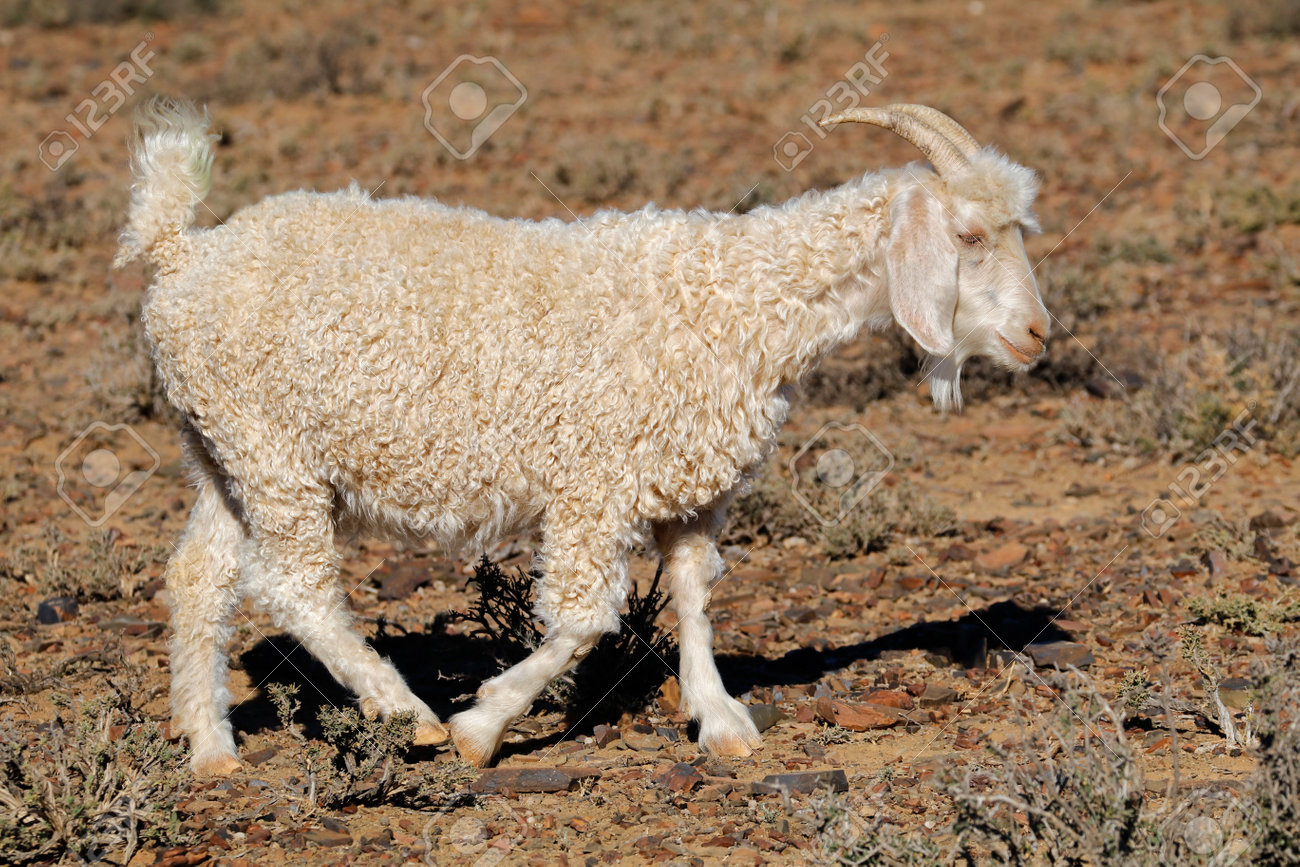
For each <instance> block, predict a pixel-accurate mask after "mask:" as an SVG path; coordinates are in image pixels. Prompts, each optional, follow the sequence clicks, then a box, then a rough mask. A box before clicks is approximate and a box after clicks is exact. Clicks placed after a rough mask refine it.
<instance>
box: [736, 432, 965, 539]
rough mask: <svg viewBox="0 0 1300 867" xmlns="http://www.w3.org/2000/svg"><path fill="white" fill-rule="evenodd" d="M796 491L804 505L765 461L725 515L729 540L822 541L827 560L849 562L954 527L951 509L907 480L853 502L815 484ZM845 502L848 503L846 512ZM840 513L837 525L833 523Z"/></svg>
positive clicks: (781, 467) (782, 472) (785, 476)
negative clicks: (846, 559)
mask: <svg viewBox="0 0 1300 867" xmlns="http://www.w3.org/2000/svg"><path fill="white" fill-rule="evenodd" d="M865 448H866V447H865V446H864V449H865ZM851 457H852V459H853V460H855V461H861V465H862V466H864V467H865V466H870V464H869V461H871V460H873V459H874V456H872V455H867V454H865V451H864V452H863V453H861V454H854V455H852V456H851ZM800 490H801V492H803V495H804V497H805V500H806V502H800V500H799V499H798V498H797V497H796V496H795V494H794V490H793V487H792V485H791V479H790V478H789V469H788V467H787V466H786V465H785V463H784V462H780V461H777V460H771V461H768V463H767V464H766V465H765V466H764V467H763V469H762V471H761V472H760V473H759V475H758V477H757V478H755V479H754V480H753V483H752V484H751V487H750V490H749V492H748V493H746V494H743V495H742V496H740V497H738V498H737V499H736V501H735V503H734V504H733V505H732V507H731V509H730V510H729V511H728V518H729V520H728V529H727V531H726V538H727V540H728V541H733V542H737V543H742V542H751V541H754V540H757V539H758V538H760V537H767V538H769V539H772V540H777V539H788V538H791V537H794V536H799V537H802V538H805V539H808V540H810V541H818V542H820V543H821V545H822V548H823V550H824V551H825V552H826V554H827V555H828V556H831V557H852V556H854V555H856V554H859V553H865V552H870V551H883V550H885V549H886V548H888V547H889V543H890V542H891V541H892V540H893V539H894V538H895V536H899V535H902V536H942V535H947V534H950V533H952V532H953V531H954V530H956V528H957V522H956V517H955V515H954V514H953V512H952V510H951V509H948V508H947V507H946V506H942V505H940V504H939V503H937V502H935V501H934V500H933V499H932V498H931V497H930V496H929V495H928V494H926V493H925V492H924V491H922V490H920V489H918V488H917V487H916V486H914V485H912V484H911V483H910V482H907V481H901V482H898V483H897V484H895V485H893V486H889V485H886V484H881V485H879V486H877V487H876V488H874V489H872V490H871V491H870V492H869V493H867V494H866V495H865V496H863V497H862V499H861V500H860V501H857V502H854V500H855V497H856V494H854V493H853V492H852V491H851V490H849V491H845V490H844V489H842V488H836V487H832V486H830V485H825V484H819V483H818V482H817V481H816V480H815V479H804V480H801V487H800ZM846 497H847V498H848V499H847V500H846V499H845V498H846ZM846 503H849V504H851V506H850V507H849V508H847V509H846V508H845V504H846ZM810 507H811V508H810ZM841 514H842V515H843V517H842V518H840V520H838V521H836V520H834V519H835V518H836V517H839V516H840V515H841Z"/></svg>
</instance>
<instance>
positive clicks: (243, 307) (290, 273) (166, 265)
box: [119, 100, 1047, 773]
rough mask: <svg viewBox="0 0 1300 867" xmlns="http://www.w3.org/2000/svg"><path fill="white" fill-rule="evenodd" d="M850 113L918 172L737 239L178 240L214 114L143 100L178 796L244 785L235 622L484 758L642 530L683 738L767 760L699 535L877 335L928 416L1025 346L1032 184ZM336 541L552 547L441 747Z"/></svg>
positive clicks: (908, 109)
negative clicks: (180, 741)
mask: <svg viewBox="0 0 1300 867" xmlns="http://www.w3.org/2000/svg"><path fill="white" fill-rule="evenodd" d="M846 120H859V121H864V122H868V123H874V124H877V125H880V126H885V127H887V128H889V129H892V130H894V131H896V132H898V133H900V134H901V135H904V136H905V137H907V138H908V139H909V140H911V141H913V142H914V143H916V144H917V145H918V147H920V148H921V149H922V151H923V152H924V153H925V154H926V155H927V156H928V157H929V158H930V160H931V162H932V163H933V164H934V165H935V167H936V168H938V170H939V171H938V172H936V171H933V170H931V169H929V168H928V167H922V166H912V167H909V168H907V169H904V170H898V171H887V172H881V173H875V174H867V175H865V176H863V177H861V178H859V179H857V180H854V181H852V182H849V183H847V184H845V185H843V186H841V187H838V188H836V189H832V190H828V191H825V192H810V193H807V194H805V195H803V196H801V197H799V198H797V199H795V200H793V201H790V202H787V203H786V204H783V205H780V206H776V207H764V208H759V209H757V210H755V211H753V212H751V213H749V214H746V215H743V216H731V215H722V214H713V213H706V212H703V211H696V212H691V213H683V212H663V211H659V210H656V209H654V208H653V207H650V208H645V209H643V210H641V211H638V212H636V213H630V214H628V213H612V212H602V213H598V214H596V215H595V216H593V217H591V218H588V219H583V220H579V221H576V222H572V223H565V222H561V221H559V220H554V219H551V220H543V221H540V222H529V221H522V220H506V219H498V218H495V217H491V216H489V215H487V214H484V213H482V212H480V211H476V210H471V209H468V208H453V207H447V206H444V205H441V204H439V203H437V202H433V201H427V200H419V199H411V198H405V199H394V200H387V201H372V200H370V199H369V198H368V197H367V196H366V195H364V194H363V193H361V192H360V191H359V190H357V189H356V188H355V187H354V188H353V189H350V190H348V191H344V192H339V193H332V194H317V193H307V192H297V193H289V194H285V195H280V196H276V197H273V198H270V199H267V200H265V201H263V202H261V203H260V204H257V205H254V206H252V207H250V208H247V209H245V210H243V211H241V212H239V213H238V214H236V215H235V216H234V217H232V218H231V219H230V220H229V221H228V222H227V223H225V224H224V225H221V226H218V227H216V228H212V229H204V230H200V229H195V228H192V227H191V223H192V221H193V218H194V211H195V207H196V205H197V203H198V202H199V201H200V199H201V198H202V196H203V195H204V194H205V193H206V191H207V189H208V185H209V180H208V179H209V170H210V166H211V161H212V155H211V150H210V144H209V136H208V133H207V121H206V117H205V116H204V115H202V114H200V113H199V112H198V111H196V110H195V109H194V108H193V107H192V106H190V105H188V104H186V103H179V102H170V101H163V100H159V101H155V102H153V103H151V104H149V105H148V106H146V107H145V108H144V109H143V110H142V112H141V114H140V116H139V118H138V120H137V139H136V142H135V146H134V148H133V157H134V159H133V169H134V174H135V178H136V182H135V185H134V187H133V193H132V201H131V209H130V215H129V221H128V226H127V229H126V231H125V232H124V234H123V238H122V251H121V253H120V255H119V262H125V261H129V260H131V259H133V258H136V257H140V256H143V257H144V258H145V259H146V260H148V261H149V262H151V263H153V264H154V265H155V266H156V276H155V278H154V280H153V282H152V285H151V286H150V287H149V289H148V293H147V297H146V300H145V303H144V321H145V327H146V330H147V333H148V335H149V339H150V341H151V342H152V346H153V352H154V358H155V361H156V364H157V367H158V371H159V373H160V375H161V377H162V380H163V382H164V383H165V385H166V389H167V394H168V397H169V399H170V400H171V402H172V403H173V404H174V405H175V406H176V407H177V408H178V409H179V410H180V412H181V413H182V414H183V415H184V417H185V419H186V430H185V447H186V452H187V456H188V458H189V460H190V462H191V464H192V466H193V467H194V471H195V474H196V479H197V484H198V488H199V495H198V501H197V503H196V505H195V507H194V511H193V514H192V515H191V520H190V523H189V526H188V527H187V529H186V531H185V535H184V537H183V539H182V542H181V545H180V547H179V549H178V553H177V554H176V556H175V557H174V558H173V559H172V561H171V563H170V564H169V566H168V569H167V583H168V587H169V589H170V596H171V600H172V606H173V626H174V629H175V638H174V640H173V647H172V668H173V686H172V708H173V718H174V722H175V723H176V724H177V725H178V726H179V728H180V729H182V730H183V731H184V732H185V733H186V734H187V736H188V737H189V739H190V741H191V745H192V748H193V766H194V768H195V769H196V771H198V772H201V773H224V772H229V771H231V770H233V769H234V768H236V767H238V765H239V763H238V759H237V757H236V752H235V745H234V741H233V738H232V736H231V730H230V725H229V723H228V722H227V721H226V719H225V712H226V706H227V704H228V703H229V695H228V693H227V691H226V688H225V680H226V652H225V644H226V642H227V640H228V639H229V637H230V632H231V628H232V627H231V620H232V617H233V615H234V612H235V608H236V607H237V605H238V604H239V601H240V599H241V598H243V597H252V598H253V599H254V600H255V601H257V602H258V603H259V604H261V605H262V606H264V607H265V608H266V609H267V610H268V611H269V612H270V614H271V616H272V617H273V619H274V621H275V623H276V624H277V625H278V626H279V627H280V628H283V629H287V630H289V631H290V632H291V633H292V634H293V635H295V636H296V637H297V638H299V639H300V640H301V641H302V642H303V644H304V645H305V646H306V647H307V648H308V650H310V651H311V652H312V653H313V654H314V655H315V656H316V657H317V658H319V659H320V660H321V661H322V662H323V663H324V664H325V665H326V666H327V667H328V668H329V670H330V672H331V673H332V674H333V675H334V676H335V677H336V678H337V679H338V680H339V681H340V682H341V683H343V684H344V685H346V686H347V687H348V688H349V689H351V690H353V691H354V692H355V693H356V694H357V695H358V696H359V698H360V699H361V704H362V708H363V710H364V711H365V712H366V713H367V714H369V715H374V714H382V715H388V714H391V713H394V712H397V711H401V710H413V711H415V713H416V714H417V716H418V720H419V729H418V732H417V741H418V742H421V743H440V742H443V741H445V740H446V739H447V737H448V735H449V734H450V736H451V737H452V738H453V739H454V740H455V743H456V746H457V748H458V749H459V750H460V752H461V753H462V754H463V755H464V757H465V758H467V759H468V760H470V761H472V762H475V763H477V764H483V763H486V762H487V761H489V760H490V759H491V757H492V755H493V754H494V753H495V751H496V750H497V749H498V747H499V745H500V742H501V738H502V735H503V733H504V731H505V728H506V726H507V725H508V724H509V723H510V722H511V721H512V720H513V719H514V718H515V717H517V716H518V715H519V714H521V713H523V712H525V711H526V710H527V708H528V706H529V705H530V704H531V703H532V701H533V700H534V698H535V697H536V696H537V694H538V692H539V691H540V690H541V689H542V688H543V687H544V686H545V684H546V683H547V682H549V681H550V680H551V679H552V678H554V677H556V676H557V675H559V674H561V673H562V672H563V671H564V670H566V669H567V668H568V667H569V666H571V665H572V664H573V662H574V661H575V660H577V659H579V658H581V657H582V656H583V655H584V654H586V653H588V652H589V651H590V650H591V649H592V647H593V646H594V645H595V643H596V641H597V640H598V638H599V637H600V635H601V634H602V633H604V632H607V631H611V630H617V629H618V628H619V626H620V617H619V609H620V607H621V606H622V605H623V603H624V601H625V599H626V596H627V592H628V574H627V558H628V556H629V551H630V549H631V548H632V547H633V545H634V543H636V542H637V541H638V540H641V539H645V538H646V537H647V536H648V535H651V534H652V535H653V538H654V540H655V542H656V544H657V546H658V548H659V550H660V551H661V553H662V554H663V556H664V557H665V563H666V571H667V574H668V575H669V578H670V582H671V589H672V593H673V599H674V606H675V610H676V612H677V616H678V620H679V630H680V632H679V641H680V647H681V660H682V669H681V672H680V674H681V681H682V686H683V693H684V699H685V704H686V706H687V708H688V709H689V710H690V712H691V713H692V715H693V716H694V717H695V718H696V719H697V720H698V721H699V723H700V741H701V743H702V745H703V746H704V747H706V748H708V749H710V750H713V751H715V752H719V753H722V754H728V755H745V754H748V753H749V751H750V749H751V748H753V747H756V746H758V745H759V743H760V739H759V736H758V733H757V730H756V729H755V727H754V725H753V723H752V722H751V721H750V717H749V715H748V713H747V712H746V709H745V708H744V706H743V705H741V704H740V703H739V702H737V701H735V700H734V699H732V698H731V697H730V696H729V695H727V693H726V691H725V689H724V688H723V685H722V681H721V679H720V678H719V676H718V672H717V669H716V667H715V665H714V662H713V657H712V648H711V645H712V631H711V627H710V626H709V622H708V619H707V617H706V616H705V613H704V611H705V607H706V606H707V604H708V600H709V590H710V585H711V583H712V582H713V581H714V580H715V579H717V578H718V576H719V575H720V574H721V570H722V561H721V559H720V557H719V556H718V554H717V551H716V548H715V546H714V537H715V535H716V532H717V530H718V528H719V526H720V524H721V522H722V519H723V514H724V511H725V508H726V505H727V503H728V501H729V499H730V498H731V496H732V493H733V492H734V491H736V490H737V488H738V487H739V486H741V485H742V483H743V481H744V480H745V479H746V477H747V476H749V475H750V474H752V473H754V472H755V471H756V470H757V468H758V467H759V465H760V464H761V463H762V461H763V460H764V459H765V458H766V456H767V455H768V453H769V452H770V451H771V449H772V447H773V444H774V442H775V439H776V435H777V431H778V429H779V427H780V426H781V424H782V422H783V421H784V419H785V415H786V410H787V392H788V387H789V386H790V385H791V384H792V383H795V382H796V381H798V380H799V379H800V378H801V377H802V376H804V375H805V374H806V373H808V372H809V371H810V370H811V369H812V368H813V367H814V366H815V365H816V364H817V362H818V360H819V359H821V358H822V357H823V356H824V355H825V354H826V353H828V352H829V351H831V350H833V349H834V348H835V347H837V346H838V345H840V344H842V343H844V342H846V341H848V340H850V339H851V338H853V337H854V335H856V334H857V333H858V332H859V331H860V330H861V329H862V328H863V326H864V325H868V326H870V327H873V328H878V327H883V326H884V325H885V324H887V323H888V322H890V321H891V320H894V319H896V320H897V321H899V322H900V323H901V324H902V325H903V326H904V327H905V328H906V329H907V330H908V331H909V332H910V333H911V334H912V335H913V336H914V337H915V338H916V339H917V340H918V342H919V343H920V344H921V345H922V346H923V347H924V348H925V349H926V350H928V351H929V352H931V353H933V354H934V355H935V356H936V357H937V358H939V359H940V360H939V362H938V364H937V365H936V367H935V372H934V376H935V377H936V382H935V385H934V386H933V388H934V393H935V396H936V400H938V401H940V402H942V403H954V402H956V401H957V399H958V397H957V392H956V381H957V376H958V375H959V371H960V366H961V362H962V361H964V359H965V358H966V357H967V356H969V355H972V354H975V353H981V354H986V355H992V356H993V357H994V358H996V359H997V360H998V361H1000V362H1001V363H1003V364H1006V365H1008V366H1024V365H1026V364H1028V363H1029V362H1030V361H1032V359H1033V358H1034V357H1036V356H1037V355H1038V354H1039V353H1040V352H1041V351H1042V349H1043V343H1044V340H1045V337H1046V334H1047V317H1046V311H1045V310H1044V309H1043V307H1042V304H1041V302H1040V300H1039V298H1038V292H1037V288H1036V286H1035V285H1034V282H1033V277H1032V273H1031V272H1030V270H1029V268H1028V263H1027V261H1026V260H1025V256H1024V248H1023V245H1022V242H1021V231H1022V229H1024V228H1031V227H1032V226H1033V218H1032V215H1031V214H1030V206H1031V204H1032V200H1033V197H1034V192H1035V181H1034V179H1033V176H1032V173H1030V172H1029V171H1028V170H1026V169H1024V168H1022V167H1020V166H1017V165H1015V164H1014V163H1012V162H1010V161H1009V160H1007V159H1006V158H1005V157H1002V156H1000V155H998V154H996V153H994V152H993V151H991V150H987V149H982V150H981V149H979V148H978V146H975V145H974V144H973V139H969V134H968V133H966V132H965V130H962V129H961V128H960V127H958V126H956V124H955V123H954V122H952V121H951V120H950V119H948V118H946V116H944V115H941V114H939V113H938V112H934V111H933V110H932V109H925V108H924V107H921V106H890V107H887V108H884V109H863V110H859V111H858V112H856V113H853V114H850V115H845V116H841V117H839V118H836V119H834V121H835V122H842V121H846ZM945 125H948V126H947V127H946V129H945V128H944V127H945ZM963 136H965V137H966V138H963ZM344 526H347V527H350V528H358V529H361V530H364V531H368V532H373V533H376V534H381V535H385V536H390V537H391V536H401V537H414V538H420V539H428V538H432V539H436V540H438V541H439V542H440V543H441V544H443V545H445V546H448V547H459V546H479V547H481V546H484V545H486V544H488V543H490V542H492V541H493V540H496V539H499V538H501V537H502V536H504V535H507V534H511V533H515V532H519V531H522V530H526V529H529V528H534V527H539V528H540V531H541V537H542V542H541V549H540V553H539V561H538V564H537V565H538V567H539V568H540V569H541V571H542V573H543V576H544V577H543V578H542V579H541V580H540V582H539V585H538V588H537V614H538V616H539V617H540V618H541V619H542V620H543V621H544V623H545V625H546V630H547V632H546V640H545V642H544V643H543V645H542V647H541V648H540V649H539V650H538V651H537V652H536V653H535V654H533V655H532V656H531V657H529V658H528V659H527V660H525V661H524V662H522V663H520V664H519V665H517V666H515V667H513V668H511V669H509V670H507V671H506V672H504V673H502V674H501V675H499V676H497V677H495V678H493V679H492V680H490V681H488V682H487V683H486V684H484V685H483V687H482V689H481V690H480V691H479V696H480V699H479V701H478V702H477V703H476V704H475V705H474V707H473V708H472V709H470V710H467V711H464V712H462V713H460V714H458V715H457V716H456V717H454V718H453V719H452V720H451V731H450V733H448V731H447V729H445V728H444V727H443V725H442V724H441V723H440V722H439V720H438V718H437V716H435V715H434V713H433V712H432V711H431V710H430V709H429V707H428V706H427V705H426V704H425V703H424V702H422V701H421V700H420V699H419V698H417V697H416V696H415V695H414V694H412V692H411V691H410V689H409V688H408V687H407V686H406V684H405V682H404V681H403V680H402V677H401V676H400V675H399V674H398V673H397V671H396V670H395V669H394V668H393V667H392V665H391V664H390V663H389V662H388V661H387V660H384V659H381V658H380V657H379V656H378V655H377V654H376V653H375V652H374V651H373V650H372V649H371V648H370V647H369V646H368V645H367V644H366V643H365V642H364V641H363V640H362V639H361V638H360V637H359V636H358V635H357V634H356V632H355V631H354V630H353V629H352V627H351V624H350V622H349V617H348V614H347V612H346V609H345V606H343V605H342V602H343V597H342V590H341V588H340V587H339V584H338V582H337V580H336V577H337V554H336V552H335V546H334V535H335V533H336V531H338V530H339V529H340V528H341V527H344Z"/></svg>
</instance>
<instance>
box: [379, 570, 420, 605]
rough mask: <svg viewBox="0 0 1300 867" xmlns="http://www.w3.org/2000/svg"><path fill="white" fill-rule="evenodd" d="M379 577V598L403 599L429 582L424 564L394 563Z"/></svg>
mask: <svg viewBox="0 0 1300 867" xmlns="http://www.w3.org/2000/svg"><path fill="white" fill-rule="evenodd" d="M386 572H387V574H384V575H382V577H379V598H380V599H384V600H392V599H405V598H407V597H408V596H410V595H411V594H412V593H414V592H415V591H416V590H417V589H419V588H420V587H423V586H424V585H425V584H428V583H429V581H430V580H431V577H430V575H429V567H428V565H427V564H424V563H395V564H393V566H392V567H391V568H389V569H387V570H386Z"/></svg>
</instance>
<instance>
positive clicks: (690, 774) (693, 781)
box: [654, 762, 704, 792]
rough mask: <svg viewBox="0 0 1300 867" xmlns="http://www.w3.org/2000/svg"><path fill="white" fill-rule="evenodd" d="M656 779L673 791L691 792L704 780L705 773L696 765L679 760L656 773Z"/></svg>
mask: <svg viewBox="0 0 1300 867" xmlns="http://www.w3.org/2000/svg"><path fill="white" fill-rule="evenodd" d="M654 781H655V782H656V783H658V784H659V785H661V786H664V787H666V788H667V789H669V790H670V791H673V792H689V791H690V790H691V789H693V788H695V787H696V786H698V785H699V784H700V783H702V782H704V775H703V774H701V773H700V769H699V768H697V767H695V766H694V765H692V764H688V763H687V762H678V763H677V764H675V765H670V766H669V767H668V768H666V769H664V770H663V771H661V772H660V773H658V774H655V776H654Z"/></svg>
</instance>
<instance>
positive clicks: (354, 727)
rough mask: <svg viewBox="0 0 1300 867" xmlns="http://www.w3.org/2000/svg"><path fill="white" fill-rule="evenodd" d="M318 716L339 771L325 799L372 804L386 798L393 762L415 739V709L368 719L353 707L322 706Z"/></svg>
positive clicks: (325, 794)
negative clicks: (381, 717)
mask: <svg viewBox="0 0 1300 867" xmlns="http://www.w3.org/2000/svg"><path fill="white" fill-rule="evenodd" d="M317 718H318V719H319V720H320V726H321V732H322V734H323V735H324V737H325V740H326V742H328V743H329V744H330V745H331V746H333V747H334V749H335V750H337V751H338V752H337V760H336V767H337V768H338V770H339V771H340V773H338V774H336V775H335V776H334V778H333V779H332V780H331V781H330V783H331V784H330V785H329V786H328V787H327V789H326V790H325V791H324V792H323V795H324V797H325V800H326V802H327V803H336V804H343V803H366V804H373V803H379V802H382V801H383V800H385V797H386V795H387V794H388V793H389V788H390V787H391V785H392V783H393V779H394V777H393V772H394V766H395V764H396V763H397V762H398V760H399V759H400V757H401V756H402V755H404V754H405V753H406V751H407V750H409V749H410V748H411V744H412V742H413V741H414V740H415V725H416V721H415V720H416V717H415V712H414V711H404V712H402V713H395V714H393V715H392V716H390V717H388V718H387V719H382V720H380V719H374V720H370V719H366V718H364V717H363V716H361V714H359V713H357V711H356V709H355V708H351V707H345V708H337V707H324V708H321V709H320V711H319V713H318V714H317Z"/></svg>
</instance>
